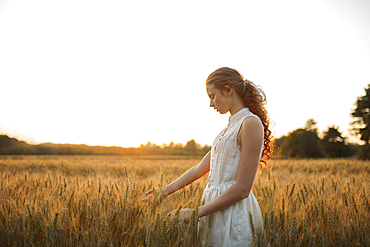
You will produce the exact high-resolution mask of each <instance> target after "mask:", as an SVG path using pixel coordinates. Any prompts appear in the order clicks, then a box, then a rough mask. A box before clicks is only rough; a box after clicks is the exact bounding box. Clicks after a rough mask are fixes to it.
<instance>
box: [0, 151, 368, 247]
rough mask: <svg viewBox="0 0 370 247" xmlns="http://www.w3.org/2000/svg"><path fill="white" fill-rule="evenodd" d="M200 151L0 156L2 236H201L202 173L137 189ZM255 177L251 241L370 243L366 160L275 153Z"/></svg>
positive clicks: (183, 166)
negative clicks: (156, 190)
mask: <svg viewBox="0 0 370 247" xmlns="http://www.w3.org/2000/svg"><path fill="white" fill-rule="evenodd" d="M200 159H201V157H181V156H0V180H1V189H0V245H1V246H202V243H201V241H200V240H199V239H198V237H197V236H198V234H197V231H198V229H197V219H196V218H195V215H193V217H192V218H191V220H190V221H189V222H187V223H184V222H179V219H178V218H177V217H174V218H173V219H169V218H168V217H167V214H168V213H169V212H170V211H172V210H173V209H180V208H184V207H191V208H196V207H198V206H199V205H201V203H202V202H201V196H202V193H203V188H204V187H205V185H206V182H207V180H206V179H207V178H206V177H205V178H202V179H200V180H199V181H197V182H195V183H193V184H192V185H189V186H187V187H186V188H184V189H182V190H180V191H178V192H176V193H174V194H172V195H171V196H169V197H168V198H166V199H165V200H164V201H162V203H158V200H157V199H156V198H155V199H154V200H153V202H151V203H142V202H141V199H142V198H144V197H145V195H144V193H145V192H146V191H147V190H149V189H150V188H153V187H161V186H164V185H165V184H167V183H169V182H171V181H173V180H174V179H176V178H177V177H178V176H179V175H181V174H182V173H183V172H184V171H186V170H187V169H189V168H190V167H192V166H194V165H196V164H197V163H198V162H199V161H200ZM269 165H270V168H271V167H272V169H266V170H264V171H263V172H262V174H261V175H258V176H257V178H256V181H255V184H254V186H253V193H254V194H255V196H256V198H257V200H258V202H259V204H260V207H261V211H262V215H263V219H264V230H265V231H264V234H262V235H260V234H255V236H254V238H255V246H370V236H369V235H370V223H369V222H370V214H369V212H370V203H369V195H368V194H369V192H370V191H369V185H370V177H369V174H370V162H369V161H367V162H365V161H357V160H349V159H338V160H274V161H270V163H269Z"/></svg>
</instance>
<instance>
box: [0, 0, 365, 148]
mask: <svg viewBox="0 0 370 247" xmlns="http://www.w3.org/2000/svg"><path fill="white" fill-rule="evenodd" d="M224 66H227V67H231V68H235V69H237V70H238V71H240V72H241V73H242V74H243V75H244V76H245V78H247V79H249V80H251V81H253V82H254V83H255V84H257V85H261V86H262V88H263V89H264V91H265V92H266V95H267V101H268V103H267V109H268V111H269V114H270V116H271V118H272V119H273V120H274V122H275V127H274V132H275V136H277V137H280V136H281V135H285V134H287V133H288V132H289V131H292V130H294V129H296V128H300V127H304V124H305V122H306V120H307V119H309V118H314V119H315V120H316V121H317V122H318V127H319V131H324V130H326V129H327V128H328V126H331V125H336V126H339V130H340V131H341V132H342V133H343V134H344V135H345V136H348V131H347V130H348V128H349V122H351V118H350V112H351V109H352V108H353V107H354V103H355V101H356V98H357V97H358V96H361V95H364V93H365V92H364V88H365V87H366V86H367V84H368V83H370V0H348V1H344V0H322V1H319V0H310V1H297V0H292V1H286V0H282V1H274V0H271V1H202V0H197V1H189V0H188V1H173V0H169V1H161V0H157V1H153V0H150V1H124V0H120V1H114V0H105V1H98V0H95V1H94V0H63V1H55V0H44V1H42V0H32V1H30V0H0V112H1V115H0V133H3V134H4V133H5V134H8V135H10V136H12V137H17V138H20V139H22V140H25V141H29V142H32V143H42V142H53V143H75V144H81V143H84V144H88V145H107V146H112V145H117V146H139V145H140V144H142V143H144V144H145V143H146V142H148V141H150V142H152V143H156V144H158V145H161V144H163V143H169V142H171V141H174V142H175V143H178V142H182V143H185V142H186V141H188V140H190V139H195V140H196V141H197V142H198V143H201V144H211V143H212V142H213V139H214V138H215V136H216V135H217V134H218V133H219V132H220V131H221V130H222V129H223V128H224V127H225V126H226V125H227V121H228V120H227V119H228V117H229V114H225V115H220V114H219V113H217V112H216V111H214V110H213V108H210V107H209V99H208V97H207V94H206V89H205V80H206V78H207V76H208V75H209V74H210V73H211V72H212V71H214V70H215V69H217V68H219V67H224Z"/></svg>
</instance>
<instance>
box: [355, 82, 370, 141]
mask: <svg viewBox="0 0 370 247" xmlns="http://www.w3.org/2000/svg"><path fill="white" fill-rule="evenodd" d="M355 106H356V108H355V109H353V111H352V112H351V116H352V118H354V121H353V122H352V123H351V125H352V126H353V128H352V131H353V132H354V133H355V134H356V135H360V139H361V140H362V141H364V142H365V146H368V145H369V143H370V84H368V85H367V88H365V95H364V96H360V97H357V100H356V103H355Z"/></svg>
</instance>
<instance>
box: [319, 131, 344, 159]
mask: <svg viewBox="0 0 370 247" xmlns="http://www.w3.org/2000/svg"><path fill="white" fill-rule="evenodd" d="M321 145H322V149H323V152H324V154H325V156H326V157H328V158H336V157H347V156H348V155H349V153H350V150H349V147H348V146H347V145H346V143H345V138H344V137H342V134H341V133H340V132H339V127H335V126H331V127H328V130H327V131H325V132H324V137H323V138H322V140H321Z"/></svg>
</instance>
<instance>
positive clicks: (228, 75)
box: [206, 67, 274, 173]
mask: <svg viewBox="0 0 370 247" xmlns="http://www.w3.org/2000/svg"><path fill="white" fill-rule="evenodd" d="M244 81H246V83H245V82H244ZM210 84H212V85H214V87H215V88H217V89H219V90H224V89H225V86H229V87H232V88H234V89H235V91H236V92H237V94H239V95H240V96H241V97H242V99H243V101H244V103H245V105H246V107H248V108H249V110H250V111H251V112H252V113H253V114H255V115H257V116H258V117H259V118H260V119H261V122H262V125H263V129H264V140H263V151H262V156H261V160H260V166H259V168H258V171H259V173H260V172H261V171H262V170H263V169H264V168H266V167H267V164H266V161H267V160H269V159H270V158H271V155H272V153H273V149H274V143H273V141H272V139H273V136H272V132H271V130H270V129H269V127H270V118H269V116H268V113H267V110H266V108H265V106H264V103H265V101H266V99H264V98H263V97H262V95H261V94H260V93H259V92H258V91H257V90H256V89H255V88H254V86H252V85H251V84H250V81H249V80H247V79H244V77H243V75H242V74H240V73H239V72H238V71H237V70H235V69H231V68H228V67H222V68H219V69H217V70H215V71H214V72H212V73H211V74H210V75H209V76H208V78H207V81H206V85H210Z"/></svg>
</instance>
